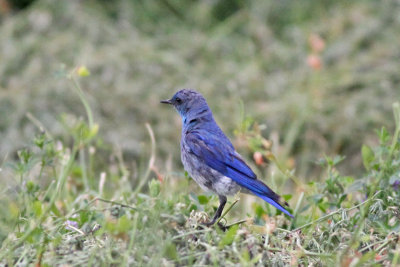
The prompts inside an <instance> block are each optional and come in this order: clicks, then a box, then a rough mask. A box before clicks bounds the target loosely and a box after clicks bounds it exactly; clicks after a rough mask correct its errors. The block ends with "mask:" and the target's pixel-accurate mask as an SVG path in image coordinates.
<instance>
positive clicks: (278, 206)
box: [254, 193, 293, 218]
mask: <svg viewBox="0 0 400 267" xmlns="http://www.w3.org/2000/svg"><path fill="white" fill-rule="evenodd" d="M254 194H255V195H256V196H258V197H260V198H262V199H263V200H265V201H266V202H268V203H269V204H271V205H272V206H274V207H275V208H277V209H278V210H280V211H282V212H283V213H285V214H287V215H288V216H290V217H292V218H293V215H292V214H290V212H288V211H287V210H286V209H285V208H284V207H282V205H280V204H279V203H277V202H276V201H274V200H272V199H271V198H269V197H267V196H263V195H260V194H257V193H254Z"/></svg>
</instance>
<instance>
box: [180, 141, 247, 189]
mask: <svg viewBox="0 0 400 267" xmlns="http://www.w3.org/2000/svg"><path fill="white" fill-rule="evenodd" d="M181 160H182V163H183V166H184V168H185V170H186V171H187V172H188V173H189V175H190V176H191V177H192V178H193V180H195V181H196V183H197V184H198V185H199V186H200V187H201V188H202V189H203V190H204V191H208V192H213V193H216V194H218V195H222V196H227V195H234V194H236V193H237V192H238V191H239V190H240V186H239V185H238V184H237V183H236V182H235V181H233V180H232V179H231V178H229V177H226V176H224V175H223V174H221V173H219V172H218V171H216V170H214V169H212V168H210V167H208V166H206V164H205V163H204V162H201V160H200V159H199V158H198V157H197V156H196V155H193V154H191V153H190V152H189V149H188V148H187V147H186V146H185V144H184V143H182V144H181Z"/></svg>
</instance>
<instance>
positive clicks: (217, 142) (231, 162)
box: [161, 89, 293, 226]
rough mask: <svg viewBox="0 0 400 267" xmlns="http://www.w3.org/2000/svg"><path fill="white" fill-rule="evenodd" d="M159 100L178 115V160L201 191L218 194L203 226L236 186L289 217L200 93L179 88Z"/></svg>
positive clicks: (276, 195)
mask: <svg viewBox="0 0 400 267" xmlns="http://www.w3.org/2000/svg"><path fill="white" fill-rule="evenodd" d="M161 103H164V104H170V105H172V106H174V107H175V109H176V110H177V111H178V113H179V114H180V116H181V117H182V123H183V125H182V137H181V160H182V163H183V166H184V168H185V170H186V171H187V172H188V173H189V175H190V176H191V177H192V178H193V179H194V180H195V181H196V182H197V184H199V185H200V187H201V188H202V189H203V190H205V191H208V192H213V193H215V194H217V195H218V197H219V203H220V204H219V207H218V209H217V211H216V213H215V215H214V217H213V219H212V220H211V221H210V222H208V223H205V224H206V225H207V226H210V225H213V224H214V223H215V222H216V221H217V220H218V219H219V218H220V217H221V214H222V211H223V209H224V207H225V204H226V201H227V196H228V195H234V194H236V193H237V192H238V191H239V190H240V189H242V190H243V191H244V192H245V193H251V194H254V195H256V196H258V197H260V198H262V199H263V200H265V201H266V202H268V203H269V204H271V205H272V206H274V207H275V208H277V209H278V210H280V211H282V212H284V213H285V214H287V215H289V216H290V217H293V215H292V214H290V213H289V212H288V211H287V210H286V209H285V208H284V207H283V206H284V205H286V206H288V204H287V203H286V202H285V201H283V200H282V198H281V197H280V196H279V195H278V194H276V193H275V192H274V191H272V190H271V188H269V187H268V186H267V185H265V184H264V183H263V182H262V181H260V180H258V179H257V176H256V175H255V174H254V172H253V171H252V170H251V169H250V167H249V166H248V165H247V164H246V163H245V162H244V160H243V158H242V157H241V156H240V155H239V153H237V152H236V150H235V148H234V147H233V145H232V143H231V142H230V141H229V139H228V138H227V137H226V136H225V134H224V133H223V132H222V130H221V128H220V127H219V126H218V124H217V123H216V122H215V120H214V117H213V114H212V112H211V110H210V108H209V107H208V104H207V102H206V100H205V99H204V97H203V96H202V95H201V94H200V93H198V92H196V91H194V90H188V89H183V90H180V91H178V92H177V93H176V94H175V95H174V96H173V97H172V98H171V99H168V100H163V101H161Z"/></svg>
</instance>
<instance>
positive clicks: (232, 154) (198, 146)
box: [185, 132, 292, 217]
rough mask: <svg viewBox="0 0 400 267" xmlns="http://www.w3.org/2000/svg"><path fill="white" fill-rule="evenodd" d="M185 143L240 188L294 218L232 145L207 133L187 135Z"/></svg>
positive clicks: (195, 153)
mask: <svg viewBox="0 0 400 267" xmlns="http://www.w3.org/2000/svg"><path fill="white" fill-rule="evenodd" d="M185 141H186V144H187V145H188V146H189V148H190V150H191V153H193V154H194V155H196V156H197V157H198V158H199V159H201V160H203V161H204V162H205V163H206V164H207V165H208V166H209V167H211V168H212V169H214V170H216V171H218V172H219V173H221V174H223V175H224V176H227V177H229V178H231V179H232V180H234V181H235V182H236V183H237V184H239V185H240V186H242V187H244V188H246V189H248V190H250V191H251V192H252V193H254V194H255V195H257V196H258V197H260V198H262V199H264V200H265V201H266V202H268V203H270V204H271V205H273V206H274V207H276V208H277V209H279V210H281V211H282V212H284V213H286V214H288V215H289V216H291V217H292V215H291V214H290V213H289V212H288V211H287V210H285V209H284V208H283V207H282V205H281V204H280V203H281V202H282V200H281V197H280V196H279V195H278V194H276V193H275V192H274V191H272V190H271V189H270V188H269V187H268V186H267V185H265V184H264V183H263V182H261V181H260V180H258V179H257V176H256V175H255V173H254V172H253V171H252V170H251V169H250V167H249V166H248V165H247V164H246V163H245V162H244V161H243V159H242V158H241V157H240V155H239V154H238V153H237V152H236V151H235V150H234V148H233V147H232V146H231V145H230V143H229V144H225V142H222V141H221V139H220V138H218V136H215V135H212V134H207V133H205V134H200V133H198V132H190V133H187V134H186V135H185ZM286 204H287V203H286Z"/></svg>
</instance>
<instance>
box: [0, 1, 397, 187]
mask: <svg viewBox="0 0 400 267" xmlns="http://www.w3.org/2000/svg"><path fill="white" fill-rule="evenodd" d="M0 12H1V25H0V61H1V65H0V94H1V96H0V112H1V114H2V116H1V117H0V133H1V139H0V159H2V160H3V159H5V158H8V159H12V158H14V156H15V155H16V154H15V151H16V150H17V149H20V148H21V147H23V146H24V145H26V142H27V140H30V139H31V137H32V136H33V135H34V134H35V132H37V129H36V128H35V126H34V125H33V124H32V123H31V122H30V121H29V120H28V119H27V117H26V114H27V113H28V112H29V113H31V114H32V115H33V116H34V117H36V118H37V119H38V120H39V121H41V122H42V123H43V124H44V126H45V127H46V128H47V129H48V130H49V131H50V132H52V133H53V134H54V135H56V136H62V135H63V130H64V128H63V125H62V123H61V122H60V116H61V114H63V113H68V114H75V115H76V116H80V114H82V107H81V106H80V105H79V99H77V98H76V97H75V95H73V94H71V92H70V90H69V89H68V85H66V84H65V83H63V82H60V79H59V78H58V77H57V72H58V71H59V70H60V69H62V66H67V68H72V67H74V66H79V65H82V64H84V65H87V66H88V68H89V69H90V71H91V77H90V79H87V80H85V81H84V83H83V87H84V88H85V90H86V92H87V94H88V95H89V101H90V105H91V107H92V108H93V110H94V117H95V118H96V122H98V123H99V124H100V127H101V136H102V137H103V138H104V140H105V142H106V143H109V144H114V145H117V146H118V147H120V148H121V149H122V151H123V155H124V157H125V159H126V160H137V159H139V158H141V156H142V155H143V154H144V153H147V152H146V150H147V147H146V144H145V143H146V140H147V134H146V130H145V127H144V123H145V122H149V123H150V124H151V125H152V127H153V129H154V131H155V135H156V141H157V145H158V160H159V161H160V164H161V165H160V166H162V167H163V168H166V169H167V170H168V171H171V170H176V167H178V166H179V168H180V165H178V164H179V155H178V153H179V149H178V141H179V138H178V133H179V127H180V120H179V118H178V116H177V114H175V113H173V112H172V111H171V110H169V109H167V108H166V107H164V106H161V105H159V100H160V99H164V98H167V97H170V96H171V95H172V94H173V93H174V92H175V91H176V90H178V89H180V88H195V89H197V90H199V91H200V92H201V93H203V94H204V95H205V97H206V98H207V100H208V101H209V104H210V106H211V108H212V109H213V111H214V114H215V117H216V119H217V121H218V122H219V123H220V124H221V126H222V128H223V129H224V130H225V131H226V132H227V133H228V135H229V136H230V137H234V130H235V129H238V128H240V125H241V123H243V112H244V114H245V115H244V116H245V117H247V116H251V117H252V118H253V119H254V120H255V121H257V122H258V123H259V124H264V125H266V126H267V127H266V128H265V129H264V128H263V129H264V130H263V135H264V136H265V137H267V138H268V139H271V135H275V136H276V138H275V140H274V141H275V144H274V146H275V147H277V148H278V147H279V153H278V156H280V157H281V159H282V160H283V162H286V163H287V165H288V167H290V168H295V169H296V171H297V173H298V174H299V175H300V176H302V177H307V179H308V180H318V175H319V172H320V170H319V169H318V166H317V165H315V164H313V162H315V161H316V160H318V159H319V158H320V157H321V156H323V155H324V154H327V155H334V154H340V155H344V156H346V157H347V160H346V161H345V162H344V163H343V164H342V165H341V166H340V168H342V170H344V171H345V172H350V171H351V173H352V174H354V173H359V172H360V171H361V170H362V169H361V157H360V146H361V144H362V143H365V142H366V143H373V142H374V141H373V138H371V137H373V136H374V129H376V128H379V127H381V126H388V127H389V129H392V128H393V126H392V124H391V123H390V122H391V116H390V114H391V104H392V102H393V100H394V99H396V98H397V97H398V96H399V94H398V90H399V89H398V86H399V81H400V79H399V75H398V71H399V69H400V68H399V65H400V61H399V56H400V54H399V49H398V44H399V43H400V35H399V34H398V33H399V32H400V19H399V18H400V16H399V14H400V4H399V2H398V1H384V2H377V1H312V0H304V1H294V2H293V1H228V0H209V1H185V2H182V1H175V0H160V1H118V0H116V1H105V0H96V1H95V0H91V1H51V0H38V1H29V0H24V1H16V0H14V1H11V0H2V1H0ZM243 110H244V111H243ZM239 141H240V140H239V139H238V138H236V139H235V138H234V142H235V143H236V145H240V142H239ZM249 157H251V155H249Z"/></svg>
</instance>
